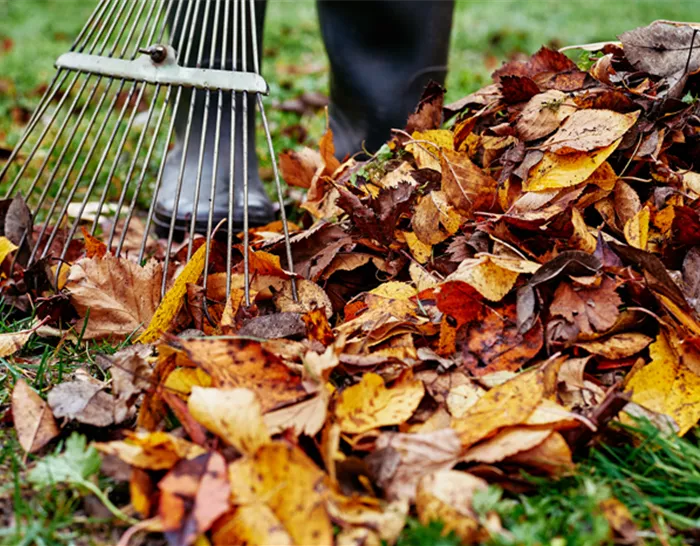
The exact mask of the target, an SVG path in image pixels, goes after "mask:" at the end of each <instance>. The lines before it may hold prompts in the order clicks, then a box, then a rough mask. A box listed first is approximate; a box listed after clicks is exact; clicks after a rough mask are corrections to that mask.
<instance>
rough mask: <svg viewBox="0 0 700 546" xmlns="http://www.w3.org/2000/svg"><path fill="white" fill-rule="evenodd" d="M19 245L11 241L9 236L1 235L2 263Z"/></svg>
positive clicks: (0, 255)
mask: <svg viewBox="0 0 700 546" xmlns="http://www.w3.org/2000/svg"><path fill="white" fill-rule="evenodd" d="M18 248H19V247H18V246H17V245H16V244H14V243H13V242H12V241H10V240H9V239H8V238H7V237H5V236H2V237H0V264H2V262H4V261H5V258H7V256H8V255H9V254H10V253H11V252H14V251H15V250H17V249H18Z"/></svg>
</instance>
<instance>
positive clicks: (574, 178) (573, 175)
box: [523, 138, 622, 191]
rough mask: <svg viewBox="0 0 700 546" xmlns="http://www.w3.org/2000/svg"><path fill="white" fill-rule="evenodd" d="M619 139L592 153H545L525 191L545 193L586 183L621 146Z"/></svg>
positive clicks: (527, 182) (532, 173)
mask: <svg viewBox="0 0 700 546" xmlns="http://www.w3.org/2000/svg"><path fill="white" fill-rule="evenodd" d="M621 141H622V139H621V138H620V139H618V140H616V141H615V142H613V143H612V144H610V145H609V146H606V147H605V148H600V149H598V150H594V151H592V152H577V153H572V154H566V155H561V154H555V153H553V152H545V154H544V157H543V158H542V160H541V161H540V162H539V163H538V164H537V165H535V166H534V167H533V168H532V169H531V170H530V175H529V176H528V178H527V180H526V181H525V183H524V184H523V190H524V191H543V190H552V189H558V188H568V187H570V186H576V185H577V184H580V183H581V182H585V181H586V180H587V179H588V177H589V176H591V175H592V174H593V173H594V172H595V170H596V169H597V168H598V167H600V166H601V165H602V164H603V162H604V161H605V160H606V159H608V157H610V154H612V153H613V152H614V151H615V149H616V148H617V147H618V146H619V145H620V142H621Z"/></svg>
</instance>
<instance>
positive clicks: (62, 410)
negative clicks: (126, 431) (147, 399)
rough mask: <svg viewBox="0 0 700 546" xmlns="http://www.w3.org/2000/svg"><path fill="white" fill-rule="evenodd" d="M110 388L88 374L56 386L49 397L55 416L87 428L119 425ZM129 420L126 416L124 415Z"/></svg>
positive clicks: (47, 398)
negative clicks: (105, 390) (115, 423)
mask: <svg viewBox="0 0 700 546" xmlns="http://www.w3.org/2000/svg"><path fill="white" fill-rule="evenodd" d="M105 388H106V385H105V384H104V383H102V382H101V381H98V380H97V379H93V378H92V377H90V376H89V375H87V373H83V374H80V375H77V376H76V380H74V381H67V382H65V383H60V384H58V385H56V386H55V387H54V388H53V389H51V390H50V391H49V394H48V396H47V397H46V400H47V402H48V403H49V406H50V407H51V411H53V414H54V416H55V417H67V418H68V419H74V420H76V421H78V422H80V423H85V424H86V425H93V426H96V427H107V426H110V425H112V424H114V422H115V419H114V418H115V415H114V410H115V400H114V397H113V396H112V395H111V394H108V393H106V392H104V389H105ZM124 417H125V416H124Z"/></svg>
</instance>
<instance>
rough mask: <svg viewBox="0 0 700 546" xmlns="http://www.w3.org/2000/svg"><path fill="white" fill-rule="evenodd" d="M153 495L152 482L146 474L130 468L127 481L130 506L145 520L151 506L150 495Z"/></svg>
mask: <svg viewBox="0 0 700 546" xmlns="http://www.w3.org/2000/svg"><path fill="white" fill-rule="evenodd" d="M153 493H154V487H153V482H152V481H151V478H150V476H149V475H148V472H146V471H145V470H141V469H140V468H132V469H131V478H130V479H129V496H130V497H131V506H133V507H134V510H136V511H137V512H138V513H139V514H140V515H141V516H143V517H144V518H147V517H148V516H149V515H150V513H151V508H152V506H153V502H152V500H151V495H153Z"/></svg>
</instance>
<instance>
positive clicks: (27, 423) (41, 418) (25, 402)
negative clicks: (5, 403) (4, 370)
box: [12, 378, 59, 453]
mask: <svg viewBox="0 0 700 546" xmlns="http://www.w3.org/2000/svg"><path fill="white" fill-rule="evenodd" d="M12 420H13V421H14V423H15V431H16V432H17V439H18V440H19V445H21V446H22V449H24V451H26V452H27V453H34V452H35V451H39V450H40V449H41V448H42V447H44V446H45V445H46V444H48V443H49V442H50V441H51V440H53V439H54V438H55V437H56V436H58V434H59V430H58V426H57V425H56V420H55V419H54V417H53V414H52V413H51V409H50V408H49V406H48V404H47V403H46V402H45V401H44V400H43V399H42V398H41V396H39V395H38V394H37V393H36V392H35V391H34V390H33V389H32V388H31V387H30V386H29V385H27V382H26V381H25V380H24V379H22V378H19V379H18V380H17V383H15V387H14V389H12Z"/></svg>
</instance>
